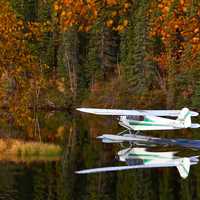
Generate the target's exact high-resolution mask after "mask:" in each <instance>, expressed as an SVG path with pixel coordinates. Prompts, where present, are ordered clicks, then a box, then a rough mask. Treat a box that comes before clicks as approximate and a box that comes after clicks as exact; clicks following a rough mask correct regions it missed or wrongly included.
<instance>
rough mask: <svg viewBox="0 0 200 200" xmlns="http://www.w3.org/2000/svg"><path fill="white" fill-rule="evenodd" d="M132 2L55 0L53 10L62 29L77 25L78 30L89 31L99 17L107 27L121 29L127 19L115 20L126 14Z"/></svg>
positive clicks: (117, 0) (124, 0)
mask: <svg viewBox="0 0 200 200" xmlns="http://www.w3.org/2000/svg"><path fill="white" fill-rule="evenodd" d="M131 6H132V2H131V1H129V0H122V1H119V0H103V1H96V0H87V1H83V0H76V1H71V0H57V1H56V2H55V4H54V10H55V11H56V12H57V13H58V15H59V18H60V20H61V24H62V25H63V27H64V29H67V28H69V27H71V26H74V25H78V27H79V31H86V32H87V31H89V30H90V29H91V27H92V25H94V24H95V23H96V21H97V19H100V18H101V20H102V21H104V22H105V23H106V25H107V26H108V27H110V28H111V27H112V28H113V29H114V30H116V31H122V30H124V28H125V27H126V26H127V25H128V21H127V19H125V20H123V21H122V22H117V21H118V20H117V18H118V17H119V16H124V17H125V16H126V15H127V13H128V11H129V9H130V7H131Z"/></svg>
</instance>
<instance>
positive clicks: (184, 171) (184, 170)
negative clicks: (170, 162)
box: [176, 158, 190, 179]
mask: <svg viewBox="0 0 200 200" xmlns="http://www.w3.org/2000/svg"><path fill="white" fill-rule="evenodd" d="M176 167H177V169H178V172H179V174H180V176H181V177H182V178H184V179H185V178H187V177H188V174H189V171H190V159H189V158H181V159H180V163H179V164H178V165H177V166H176Z"/></svg>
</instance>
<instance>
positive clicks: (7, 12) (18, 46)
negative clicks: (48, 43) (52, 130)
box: [0, 0, 49, 126]
mask: <svg viewBox="0 0 200 200" xmlns="http://www.w3.org/2000/svg"><path fill="white" fill-rule="evenodd" d="M0 3H1V4H0V12H1V15H0V35H1V42H0V63H1V64H0V69H1V70H0V83H1V84H0V99H1V101H0V107H2V106H7V107H8V111H9V113H10V116H12V119H13V120H14V122H15V123H16V124H17V125H20V126H23V125H24V123H25V121H26V120H24V119H30V121H31V118H30V116H31V111H30V109H29V107H30V106H31V105H32V102H33V99H34V97H35V95H36V91H37V90H40V89H41V88H42V87H43V86H44V83H45V82H44V77H43V76H42V74H41V69H42V68H43V65H40V64H39V62H38V61H37V58H36V57H34V56H33V55H32V54H31V51H30V50H29V48H28V47H27V43H28V41H29V40H32V39H34V40H35V39H40V38H41V37H42V33H43V31H44V30H47V29H48V27H49V24H48V23H46V24H44V25H43V24H40V23H38V22H35V23H28V24H26V29H25V28H24V27H25V22H24V21H23V20H22V19H19V18H17V17H16V14H15V13H14V11H13V9H12V8H11V7H10V5H9V3H8V2H7V1H3V0H0ZM30 121H29V122H30Z"/></svg>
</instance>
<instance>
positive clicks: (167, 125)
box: [77, 108, 200, 133]
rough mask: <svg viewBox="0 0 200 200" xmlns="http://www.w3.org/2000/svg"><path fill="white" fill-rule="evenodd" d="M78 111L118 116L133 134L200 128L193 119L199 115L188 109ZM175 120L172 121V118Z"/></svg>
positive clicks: (93, 109) (89, 109)
mask: <svg viewBox="0 0 200 200" xmlns="http://www.w3.org/2000/svg"><path fill="white" fill-rule="evenodd" d="M77 110H79V111H81V112H86V113H92V114H97V115H116V116H120V117H119V124H120V125H121V126H123V127H125V128H126V129H128V130H129V131H131V133H132V132H133V133H137V132H139V131H146V130H175V129H183V128H199V127H200V124H197V123H192V122H191V117H193V116H198V115H199V113H197V112H194V111H190V110H189V109H188V108H183V109H182V110H117V109H96V108H77ZM167 117H171V118H175V117H176V118H175V119H171V118H167Z"/></svg>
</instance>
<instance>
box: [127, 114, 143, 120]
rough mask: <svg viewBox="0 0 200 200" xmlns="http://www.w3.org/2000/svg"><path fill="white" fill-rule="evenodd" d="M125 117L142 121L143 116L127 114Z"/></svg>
mask: <svg viewBox="0 0 200 200" xmlns="http://www.w3.org/2000/svg"><path fill="white" fill-rule="evenodd" d="M126 119H128V120H136V121H144V116H138V115H127V116H126Z"/></svg>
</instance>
